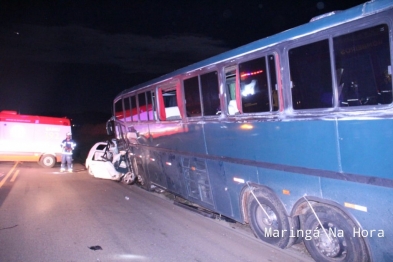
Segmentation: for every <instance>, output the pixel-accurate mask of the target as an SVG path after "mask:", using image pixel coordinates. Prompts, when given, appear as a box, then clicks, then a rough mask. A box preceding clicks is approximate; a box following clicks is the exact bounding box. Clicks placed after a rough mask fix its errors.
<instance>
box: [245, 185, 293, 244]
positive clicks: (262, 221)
mask: <svg viewBox="0 0 393 262" xmlns="http://www.w3.org/2000/svg"><path fill="white" fill-rule="evenodd" d="M254 195H255V197H254ZM254 195H253V194H250V195H249V198H248V218H249V223H250V226H251V229H252V230H253V232H254V234H255V235H256V237H258V238H259V239H261V240H262V241H264V242H267V243H269V244H272V245H275V246H277V247H280V248H286V247H288V246H290V245H292V244H293V243H294V242H295V241H296V239H295V238H293V239H291V237H292V236H291V234H290V232H291V231H290V230H297V227H298V225H299V224H298V223H295V219H298V218H297V217H296V218H295V219H293V218H291V217H288V216H287V215H286V212H285V209H284V207H283V205H282V204H281V202H280V201H279V200H278V198H277V197H276V196H275V195H274V194H272V193H269V192H265V191H262V190H258V189H256V190H254Z"/></svg>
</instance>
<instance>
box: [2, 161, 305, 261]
mask: <svg viewBox="0 0 393 262" xmlns="http://www.w3.org/2000/svg"><path fill="white" fill-rule="evenodd" d="M58 170H59V169H58V168H52V169H45V168H42V167H40V166H39V165H37V164H35V163H14V162H0V261H2V262H6V261H12V262H14V261H42V262H46V261H51V262H52V261H83V262H85V261H86V262H88V261H91V262H94V261H95V262H97V261H285V262H288V261H312V260H311V258H310V257H309V256H308V254H307V253H306V252H305V251H304V250H303V249H302V248H301V246H300V247H299V246H295V247H292V248H290V249H286V250H281V249H278V248H275V247H273V246H270V245H268V244H265V243H263V242H261V241H260V240H258V239H256V238H255V237H254V236H253V234H252V233H251V232H250V230H249V229H248V227H246V226H243V225H241V224H238V223H229V222H226V221H223V220H218V219H212V218H208V217H205V216H202V215H200V214H197V213H195V212H192V211H189V210H187V209H185V208H182V207H179V206H177V205H174V204H173V201H172V200H170V198H168V197H167V196H166V195H164V194H159V193H152V192H147V191H145V190H143V189H141V188H139V187H137V186H127V185H124V184H121V183H117V182H114V181H107V180H101V179H96V178H93V177H91V176H90V175H89V174H88V173H87V171H86V170H84V168H83V166H82V165H80V164H76V165H75V166H74V170H75V172H74V173H59V172H58Z"/></svg>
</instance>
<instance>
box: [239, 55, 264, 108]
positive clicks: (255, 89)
mask: <svg viewBox="0 0 393 262" xmlns="http://www.w3.org/2000/svg"><path fill="white" fill-rule="evenodd" d="M239 71H240V94H241V99H242V107H243V113H257V112H269V111H270V101H269V97H270V90H269V83H268V78H267V67H266V58H265V57H261V58H257V59H254V60H250V61H247V62H244V63H241V64H239Z"/></svg>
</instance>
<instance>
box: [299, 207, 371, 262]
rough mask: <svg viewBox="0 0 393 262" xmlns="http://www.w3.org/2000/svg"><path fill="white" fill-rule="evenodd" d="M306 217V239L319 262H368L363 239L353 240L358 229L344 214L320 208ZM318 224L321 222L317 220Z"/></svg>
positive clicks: (305, 241)
mask: <svg viewBox="0 0 393 262" xmlns="http://www.w3.org/2000/svg"><path fill="white" fill-rule="evenodd" d="M313 208H314V212H315V213H314V212H313V211H312V210H311V209H310V210H308V211H307V213H306V214H305V218H304V230H305V232H306V233H307V235H306V236H305V237H304V238H303V241H304V245H305V246H306V248H307V250H308V252H309V253H310V255H311V256H312V257H313V258H314V259H315V260H316V261H323V262H331V261H335V262H338V261H342V262H344V261H369V255H368V251H367V247H366V244H365V242H364V239H363V238H362V237H361V236H353V234H354V229H356V228H358V226H357V225H356V224H355V223H354V222H353V221H352V219H351V218H349V217H348V216H347V215H346V214H345V213H344V212H342V211H340V210H338V209H335V208H333V207H328V206H325V205H320V204H317V205H315V206H314V207H313ZM317 217H318V218H319V221H318V218H317Z"/></svg>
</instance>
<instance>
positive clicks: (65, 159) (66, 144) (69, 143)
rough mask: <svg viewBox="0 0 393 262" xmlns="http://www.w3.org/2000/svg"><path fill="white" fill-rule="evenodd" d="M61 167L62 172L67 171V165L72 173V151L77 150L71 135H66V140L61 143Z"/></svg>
mask: <svg viewBox="0 0 393 262" xmlns="http://www.w3.org/2000/svg"><path fill="white" fill-rule="evenodd" d="M60 146H61V148H62V150H61V167H60V172H65V171H66V164H67V169H68V172H70V173H71V172H72V151H73V150H74V149H75V146H76V143H75V142H74V140H72V138H71V133H70V132H68V133H67V134H66V139H64V140H63V141H62V142H61V145H60Z"/></svg>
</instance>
